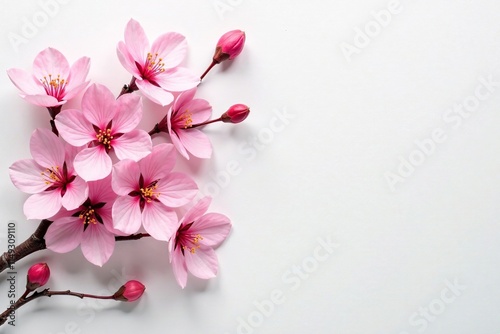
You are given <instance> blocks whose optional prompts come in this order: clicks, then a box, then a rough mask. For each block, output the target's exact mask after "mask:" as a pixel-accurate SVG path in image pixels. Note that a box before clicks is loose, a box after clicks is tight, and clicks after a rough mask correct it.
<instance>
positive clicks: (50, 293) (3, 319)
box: [0, 289, 114, 326]
mask: <svg viewBox="0 0 500 334" xmlns="http://www.w3.org/2000/svg"><path fill="white" fill-rule="evenodd" d="M29 293H30V291H29V290H26V291H25V292H24V294H23V295H22V296H21V297H20V298H19V299H18V300H17V301H16V302H15V303H14V304H12V305H11V306H10V307H9V308H7V309H6V310H5V311H4V312H3V313H2V314H0V326H1V325H3V324H4V323H5V322H6V321H7V319H8V318H9V315H10V314H11V313H12V312H14V311H15V310H17V309H18V308H20V307H21V306H23V305H25V304H27V303H29V302H30V301H33V300H35V299H37V298H40V297H52V296H73V297H78V298H81V299H83V298H93V299H114V295H110V296H97V295H91V294H87V293H80V292H73V291H70V290H66V291H50V290H49V289H44V290H42V291H35V292H34V293H33V294H32V295H31V296H29V297H28V294H29Z"/></svg>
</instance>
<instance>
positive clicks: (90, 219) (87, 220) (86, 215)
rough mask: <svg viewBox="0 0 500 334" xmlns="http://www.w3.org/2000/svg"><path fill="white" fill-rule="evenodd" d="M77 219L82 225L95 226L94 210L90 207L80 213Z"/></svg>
mask: <svg viewBox="0 0 500 334" xmlns="http://www.w3.org/2000/svg"><path fill="white" fill-rule="evenodd" d="M78 218H80V219H81V220H82V223H83V224H84V225H88V224H97V219H96V217H95V210H94V209H92V207H91V206H88V207H87V208H86V209H85V210H83V211H81V212H80V214H79V215H78Z"/></svg>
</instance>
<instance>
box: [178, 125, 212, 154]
mask: <svg viewBox="0 0 500 334" xmlns="http://www.w3.org/2000/svg"><path fill="white" fill-rule="evenodd" d="M176 133H177V136H178V137H179V141H180V142H181V144H182V146H184V147H185V148H186V150H188V151H189V153H191V154H192V155H194V156H195V157H198V158H201V159H208V158H210V157H211V156H212V144H211V143H210V139H209V138H208V136H207V135H206V134H204V133H203V132H201V131H200V130H198V129H186V130H177V131H176Z"/></svg>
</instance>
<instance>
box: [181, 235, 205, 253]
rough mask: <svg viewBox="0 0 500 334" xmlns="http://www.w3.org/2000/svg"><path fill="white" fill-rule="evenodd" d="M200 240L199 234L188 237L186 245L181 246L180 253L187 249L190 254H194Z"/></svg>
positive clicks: (201, 238)
mask: <svg viewBox="0 0 500 334" xmlns="http://www.w3.org/2000/svg"><path fill="white" fill-rule="evenodd" d="M200 240H203V237H202V236H201V235H199V234H197V235H195V236H191V238H189V239H188V242H187V243H186V245H183V246H182V253H184V251H185V250H186V249H188V250H189V252H190V253H191V254H195V253H196V250H197V249H198V248H200Z"/></svg>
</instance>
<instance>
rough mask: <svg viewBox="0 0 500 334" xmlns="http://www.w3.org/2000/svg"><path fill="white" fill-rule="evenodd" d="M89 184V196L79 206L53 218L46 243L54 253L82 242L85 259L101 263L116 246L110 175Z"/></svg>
mask: <svg viewBox="0 0 500 334" xmlns="http://www.w3.org/2000/svg"><path fill="white" fill-rule="evenodd" d="M88 185H89V194H88V198H87V199H86V200H85V202H84V203H83V204H82V205H80V206H79V207H78V208H77V209H75V210H71V211H66V210H64V211H62V212H60V213H58V214H57V215H56V216H55V217H54V218H53V220H54V222H53V223H52V224H51V225H50V226H49V229H48V230H47V233H46V234H45V242H46V244H47V248H48V249H50V250H52V251H54V252H57V253H66V252H69V251H72V250H73V249H75V248H76V247H78V246H79V245H81V249H82V253H83V255H84V256H85V258H86V259H87V260H88V261H89V262H91V263H93V264H95V265H97V266H102V265H103V264H104V263H106V262H107V261H108V259H109V257H110V256H111V254H112V253H113V250H114V248H115V233H114V232H115V230H114V228H113V222H112V216H111V208H112V207H113V203H114V201H115V199H116V194H115V193H114V192H113V190H112V189H111V175H110V176H108V177H106V178H105V179H102V180H98V181H92V182H89V183H88Z"/></svg>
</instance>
